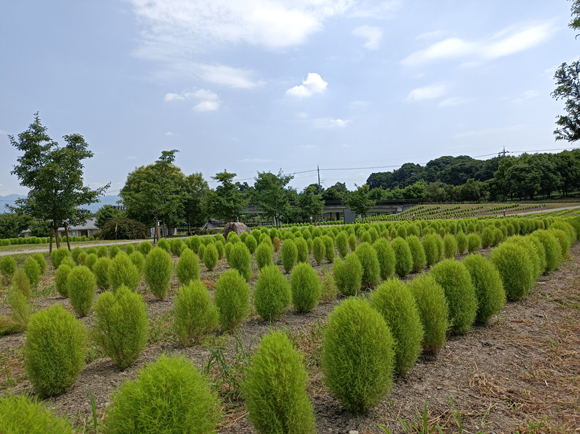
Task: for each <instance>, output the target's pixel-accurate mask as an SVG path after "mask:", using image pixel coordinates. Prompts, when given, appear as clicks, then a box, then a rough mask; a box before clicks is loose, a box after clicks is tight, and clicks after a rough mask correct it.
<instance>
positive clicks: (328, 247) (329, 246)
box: [322, 235, 336, 263]
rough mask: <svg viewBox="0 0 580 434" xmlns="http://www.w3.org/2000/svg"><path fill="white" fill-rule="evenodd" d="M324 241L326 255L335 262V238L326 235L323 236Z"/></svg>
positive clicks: (327, 258)
mask: <svg viewBox="0 0 580 434" xmlns="http://www.w3.org/2000/svg"><path fill="white" fill-rule="evenodd" d="M322 242H323V243H324V257H325V258H326V260H327V261H328V262H330V263H333V262H334V257H335V256H336V251H335V250H334V240H333V239H332V238H331V237H330V236H328V235H324V236H323V237H322Z"/></svg>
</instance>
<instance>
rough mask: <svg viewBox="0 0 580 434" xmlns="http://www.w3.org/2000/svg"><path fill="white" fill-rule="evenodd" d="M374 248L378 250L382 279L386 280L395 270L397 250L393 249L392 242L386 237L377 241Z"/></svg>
mask: <svg viewBox="0 0 580 434" xmlns="http://www.w3.org/2000/svg"><path fill="white" fill-rule="evenodd" d="M373 248H374V249H375V250H376V251H377V259H378V260H379V266H380V270H381V271H380V274H381V279H383V280H386V279H388V278H389V277H391V276H392V275H393V273H394V272H395V263H396V258H395V252H394V251H393V248H392V247H391V244H390V243H389V242H388V241H387V240H386V239H385V238H384V237H381V238H379V239H378V240H377V241H375V243H374V244H373Z"/></svg>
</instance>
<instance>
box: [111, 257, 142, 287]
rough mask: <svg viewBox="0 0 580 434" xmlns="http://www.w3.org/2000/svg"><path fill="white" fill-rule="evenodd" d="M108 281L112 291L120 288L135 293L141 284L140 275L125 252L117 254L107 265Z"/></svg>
mask: <svg viewBox="0 0 580 434" xmlns="http://www.w3.org/2000/svg"><path fill="white" fill-rule="evenodd" d="M109 281H110V282H111V287H112V288H113V291H116V290H117V289H118V288H120V287H121V286H126V287H127V288H129V289H130V290H131V291H135V290H137V287H138V286H139V284H140V283H141V273H140V272H139V270H138V269H137V267H136V266H135V264H133V261H131V258H129V256H127V254H126V253H125V252H120V253H118V254H117V255H116V256H115V257H114V258H113V260H112V261H111V263H110V264H109Z"/></svg>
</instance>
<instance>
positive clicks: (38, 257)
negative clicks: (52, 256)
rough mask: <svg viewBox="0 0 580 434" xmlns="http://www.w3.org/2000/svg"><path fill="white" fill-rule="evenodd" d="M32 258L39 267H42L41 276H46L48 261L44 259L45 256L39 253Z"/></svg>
mask: <svg viewBox="0 0 580 434" xmlns="http://www.w3.org/2000/svg"><path fill="white" fill-rule="evenodd" d="M32 257H33V258H34V260H35V261H36V262H38V266H39V267H40V274H44V273H45V272H46V259H44V255H43V254H42V253H40V252H38V253H35V254H34V255H32Z"/></svg>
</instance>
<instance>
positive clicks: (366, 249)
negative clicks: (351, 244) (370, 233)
mask: <svg viewBox="0 0 580 434" xmlns="http://www.w3.org/2000/svg"><path fill="white" fill-rule="evenodd" d="M354 253H355V255H357V256H358V260H359V261H360V263H361V265H362V267H363V275H362V280H361V285H362V287H364V288H370V287H372V286H374V285H376V284H377V283H379V278H380V274H381V266H380V264H379V258H378V256H377V251H376V250H375V249H373V246H371V245H370V244H369V243H361V244H360V245H359V246H358V247H357V249H356V250H355V252H354Z"/></svg>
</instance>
